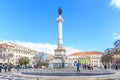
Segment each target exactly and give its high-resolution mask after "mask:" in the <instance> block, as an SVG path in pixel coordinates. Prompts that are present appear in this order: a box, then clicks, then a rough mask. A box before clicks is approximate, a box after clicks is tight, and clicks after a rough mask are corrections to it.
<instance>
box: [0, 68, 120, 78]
mask: <svg viewBox="0 0 120 80" xmlns="http://www.w3.org/2000/svg"><path fill="white" fill-rule="evenodd" d="M100 70H101V69H97V70H95V71H96V72H99V71H100ZM49 71H50V72H51V70H48V69H22V70H20V71H19V72H17V71H16V70H12V71H11V72H4V70H3V71H2V72H1V73H0V80H44V79H37V78H36V79H31V78H29V77H24V76H21V75H17V74H20V73H21V72H31V73H33V72H36V73H38V72H46V73H49ZM56 71H57V72H63V73H64V71H67V72H69V73H70V72H75V73H76V70H75V69H73V70H70V69H68V70H61V71H58V70H53V71H52V73H54V72H56ZM102 71H105V70H102ZM109 71H113V70H109ZM81 72H86V73H87V72H91V73H92V71H82V70H81ZM105 72H106V71H105ZM115 72H116V71H115ZM117 72H120V70H119V71H117ZM118 75H120V73H119V74H118ZM45 80H49V79H45ZM50 80H66V79H62V78H60V79H50ZM69 80H74V79H73V78H70V79H69ZM75 80H79V79H75ZM84 80H87V79H84ZM90 80H91V79H90ZM100 80H101V79H100ZM106 80H107V79H106ZM113 80H120V78H119V79H113Z"/></svg>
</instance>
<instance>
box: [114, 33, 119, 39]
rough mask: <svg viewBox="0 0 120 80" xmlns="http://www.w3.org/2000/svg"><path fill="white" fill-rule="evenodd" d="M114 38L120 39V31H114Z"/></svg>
mask: <svg viewBox="0 0 120 80" xmlns="http://www.w3.org/2000/svg"><path fill="white" fill-rule="evenodd" d="M112 37H113V39H120V34H119V33H114V34H112Z"/></svg>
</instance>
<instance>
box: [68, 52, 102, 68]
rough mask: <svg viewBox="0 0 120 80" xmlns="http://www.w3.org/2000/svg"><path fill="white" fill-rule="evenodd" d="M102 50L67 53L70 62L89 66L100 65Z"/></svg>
mask: <svg viewBox="0 0 120 80" xmlns="http://www.w3.org/2000/svg"><path fill="white" fill-rule="evenodd" d="M101 57H102V52H97V51H91V52H75V53H72V54H70V55H69V60H70V62H71V63H73V65H74V63H75V62H78V61H79V62H80V63H81V64H89V65H91V66H96V67H101V66H102V63H101Z"/></svg>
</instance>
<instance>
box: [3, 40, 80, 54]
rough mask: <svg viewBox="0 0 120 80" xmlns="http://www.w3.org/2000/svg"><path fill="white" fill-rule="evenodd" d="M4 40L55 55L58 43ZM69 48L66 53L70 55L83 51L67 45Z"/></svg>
mask: <svg viewBox="0 0 120 80" xmlns="http://www.w3.org/2000/svg"><path fill="white" fill-rule="evenodd" d="M2 42H12V43H17V44H20V45H23V46H24V47H27V48H31V49H33V50H36V51H40V52H41V51H43V52H46V53H49V54H52V55H54V54H55V53H54V50H55V49H56V48H57V45H55V44H49V43H33V42H24V41H11V40H4V41H2ZM65 49H66V50H67V53H66V55H69V54H71V53H73V52H77V51H81V50H79V49H75V48H74V47H71V46H67V47H65Z"/></svg>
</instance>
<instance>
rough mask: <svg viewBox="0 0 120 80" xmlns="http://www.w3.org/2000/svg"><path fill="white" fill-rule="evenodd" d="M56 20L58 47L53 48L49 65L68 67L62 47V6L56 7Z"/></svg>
mask: <svg viewBox="0 0 120 80" xmlns="http://www.w3.org/2000/svg"><path fill="white" fill-rule="evenodd" d="M57 22H58V47H57V49H55V55H54V58H53V60H51V61H50V62H49V67H51V68H57V69H61V68H65V67H68V58H67V56H66V49H64V48H63V35H62V23H63V22H64V20H63V18H62V8H59V9H58V18H57Z"/></svg>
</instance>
